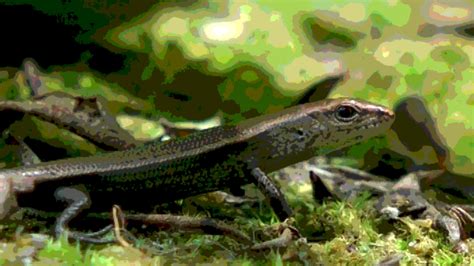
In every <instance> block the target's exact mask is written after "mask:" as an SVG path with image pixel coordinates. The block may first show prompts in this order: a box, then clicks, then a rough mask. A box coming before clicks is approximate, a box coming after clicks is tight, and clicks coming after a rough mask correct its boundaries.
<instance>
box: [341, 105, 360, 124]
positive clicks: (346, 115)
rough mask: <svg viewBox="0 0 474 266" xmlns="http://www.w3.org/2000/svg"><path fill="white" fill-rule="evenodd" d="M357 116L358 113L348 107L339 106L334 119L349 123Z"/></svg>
mask: <svg viewBox="0 0 474 266" xmlns="http://www.w3.org/2000/svg"><path fill="white" fill-rule="evenodd" d="M358 114H359V111H358V110H357V109H356V108H354V107H352V106H349V105H340V106H338V107H337V109H336V118H337V120H339V121H342V122H348V121H351V120H352V119H353V118H354V117H356V116H357V115H358Z"/></svg>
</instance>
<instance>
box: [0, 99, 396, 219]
mask: <svg viewBox="0 0 474 266" xmlns="http://www.w3.org/2000/svg"><path fill="white" fill-rule="evenodd" d="M393 120H394V114H393V113H392V112H391V111H390V110H388V109H386V108H385V107H382V106H379V105H375V104H372V103H369V102H365V101H361V100H355V99H348V98H340V99H332V100H324V101H319V102H314V103H308V104H304V105H299V106H295V107H291V108H288V109H285V110H283V111H281V112H278V113H274V114H270V115H265V116H260V117H256V118H253V119H248V120H245V121H243V122H242V123H240V124H238V125H236V126H222V127H216V128H211V129H208V130H204V131H200V132H196V133H195V134H191V135H189V136H187V137H184V138H180V139H172V140H170V141H167V142H153V143H150V144H147V145H144V146H142V147H138V148H134V149H130V150H125V151H117V152H111V153H106V154H102V155H96V156H91V157H79V158H70V159H63V160H57V161H51V162H44V163H39V164H35V165H29V166H24V167H18V168H13V169H7V170H2V171H0V181H2V180H3V183H5V180H6V178H12V180H13V182H12V184H13V192H14V193H15V194H16V198H17V201H18V205H19V206H31V207H35V208H38V209H48V210H49V209H57V208H58V207H57V206H58V204H57V203H56V202H55V200H54V197H53V193H54V191H55V190H56V189H57V188H58V187H67V186H77V185H81V186H83V187H84V188H85V190H86V191H87V193H88V194H89V195H90V198H91V199H92V208H96V207H97V208H105V209H106V210H107V209H110V207H111V206H112V204H119V205H121V206H123V207H124V208H126V209H137V208H138V209H139V208H140V207H141V206H143V205H147V206H150V205H151V203H152V202H167V201H172V200H176V199H181V198H184V197H188V196H192V195H196V194H201V193H205V192H210V191H215V190H220V189H224V188H232V187H237V186H241V185H244V184H248V183H252V182H254V183H256V184H257V185H258V186H259V187H260V188H261V189H262V192H263V193H264V194H265V195H266V196H267V197H269V198H270V203H271V204H272V207H273V209H274V210H275V212H276V214H277V215H278V217H279V218H280V219H284V218H286V217H288V216H289V215H291V209H290V208H289V207H288V206H287V204H286V201H285V200H284V197H283V196H282V195H281V193H280V191H279V190H278V188H277V187H276V186H275V185H274V184H273V183H272V182H271V180H270V179H268V177H267V176H266V173H269V172H272V171H275V170H278V169H281V168H284V167H286V166H289V165H291V164H294V163H297V162H300V161H303V160H307V159H309V158H311V157H312V156H315V155H316V154H318V153H323V152H327V151H329V150H334V149H338V148H342V147H345V146H348V145H351V144H354V143H356V142H359V141H362V140H365V139H368V138H370V137H373V136H376V135H379V134H381V133H383V132H385V131H386V130H387V129H388V128H389V127H390V125H391V124H392V122H393ZM66 194H67V193H66ZM56 195H60V196H61V197H62V198H64V193H62V194H61V193H56ZM66 197H67V195H66ZM71 201H75V200H71ZM71 201H70V202H71ZM0 217H1V216H0Z"/></svg>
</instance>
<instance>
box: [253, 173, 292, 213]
mask: <svg viewBox="0 0 474 266" xmlns="http://www.w3.org/2000/svg"><path fill="white" fill-rule="evenodd" d="M250 174H251V175H252V177H253V181H254V183H255V184H256V185H257V187H258V188H259V189H260V191H261V192H262V193H263V195H265V197H266V198H267V199H269V200H270V205H271V206H272V208H273V211H274V212H275V214H276V215H277V216H278V219H279V220H280V221H284V220H286V219H287V218H288V217H290V216H291V215H293V210H292V209H291V207H290V206H289V205H288V202H287V201H286V199H285V196H284V195H283V193H281V191H280V189H279V188H278V187H277V186H276V185H275V183H273V181H272V180H271V179H270V178H269V177H268V176H267V175H266V174H265V173H264V172H263V171H262V170H261V169H260V168H258V167H255V168H253V169H252V170H251V171H250Z"/></svg>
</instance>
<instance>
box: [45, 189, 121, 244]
mask: <svg viewBox="0 0 474 266" xmlns="http://www.w3.org/2000/svg"><path fill="white" fill-rule="evenodd" d="M55 196H56V198H57V199H58V200H61V201H64V202H66V203H68V206H67V208H66V209H65V210H64V211H63V212H62V213H61V215H60V216H59V217H58V218H57V220H56V223H55V225H54V235H55V237H56V238H59V237H60V236H61V235H63V234H66V235H67V237H68V239H72V240H76V241H80V242H87V243H93V244H108V243H113V242H115V240H114V239H106V238H101V237H103V236H104V235H106V234H107V233H109V232H111V231H112V229H113V226H112V225H108V226H106V227H104V228H102V229H101V230H99V231H96V232H92V233H83V232H77V231H71V230H69V229H68V224H69V222H70V221H71V220H72V219H74V218H75V217H76V216H77V215H78V214H79V213H80V212H81V211H82V210H84V209H86V208H87V207H88V206H89V204H90V201H89V197H88V196H87V195H86V194H85V193H84V192H82V191H80V190H78V189H76V188H69V187H62V188H58V189H57V190H56V192H55Z"/></svg>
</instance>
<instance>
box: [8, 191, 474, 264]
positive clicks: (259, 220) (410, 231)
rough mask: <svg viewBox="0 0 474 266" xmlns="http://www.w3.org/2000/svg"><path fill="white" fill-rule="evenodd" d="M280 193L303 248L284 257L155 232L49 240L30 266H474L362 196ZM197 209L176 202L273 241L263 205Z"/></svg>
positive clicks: (439, 238)
mask: <svg viewBox="0 0 474 266" xmlns="http://www.w3.org/2000/svg"><path fill="white" fill-rule="evenodd" d="M285 191H286V195H287V197H288V199H289V201H290V204H291V205H292V206H294V208H295V223H296V224H295V225H296V226H297V227H298V228H299V229H300V232H301V233H302V234H303V235H304V236H305V237H306V238H307V240H308V244H304V243H299V244H298V243H295V244H292V245H290V246H289V247H288V248H287V249H286V250H269V251H266V252H258V253H257V252H250V251H249V250H247V249H245V247H243V246H242V245H241V244H240V243H237V242H235V241H234V240H232V239H229V238H226V237H223V236H209V235H201V234H189V233H180V232H163V231H162V232H157V231H155V232H153V231H154V230H153V229H152V228H151V227H149V228H147V229H146V234H143V230H140V232H137V231H134V233H135V234H136V235H137V236H138V238H139V240H137V242H135V243H134V247H133V248H124V247H122V246H119V245H79V244H74V243H73V244H71V243H67V241H65V240H64V239H61V240H58V241H53V240H52V239H51V240H49V241H48V243H47V245H46V247H45V248H44V249H42V250H41V251H40V252H39V253H38V254H37V256H36V257H35V259H34V260H33V261H34V264H35V265H65V264H66V265H170V264H173V263H177V264H201V263H202V264H206V265H286V264H295V265H300V264H301V265H314V264H324V265H347V264H349V263H350V264H351V265H373V264H375V263H377V262H379V261H381V260H383V259H385V258H387V257H390V256H400V257H401V258H402V259H401V264H402V265H422V264H426V263H429V264H434V265H474V255H472V254H473V253H472V250H474V241H472V240H469V241H468V246H469V249H470V250H471V253H470V254H456V253H454V252H453V251H452V248H453V247H452V245H451V244H450V243H449V242H448V241H447V239H446V238H445V236H444V235H443V234H441V233H440V232H437V231H435V230H433V229H431V228H430V226H429V223H426V221H416V220H412V219H410V218H406V219H405V218H404V219H402V220H401V221H398V222H396V223H388V222H386V221H383V220H382V219H380V218H378V217H377V214H376V212H375V210H374V209H373V207H372V205H373V202H374V200H373V199H369V198H368V197H367V195H362V196H361V197H359V198H358V199H356V200H354V201H353V202H351V203H348V202H340V201H335V200H332V199H328V200H327V201H325V202H323V203H322V204H316V203H314V200H313V199H312V196H311V193H309V192H310V191H308V190H307V188H305V186H304V185H301V184H300V185H297V186H296V185H295V186H289V187H286V188H285ZM196 202H202V197H201V198H197V199H195V200H191V201H189V200H186V201H182V202H180V203H181V206H182V207H183V209H185V210H186V209H187V210H188V211H189V213H190V215H193V216H194V215H199V216H203V215H205V214H204V213H208V214H212V216H214V217H221V218H222V219H225V220H227V221H226V222H227V223H229V224H232V225H235V226H236V227H238V228H239V229H240V230H242V231H243V232H245V233H247V234H248V235H249V236H251V237H252V238H253V239H255V240H256V241H261V240H263V239H268V238H269V237H271V235H272V234H273V236H275V234H274V232H273V231H272V230H269V228H271V227H272V225H273V226H274V225H276V224H277V219H276V217H275V216H274V215H272V214H271V211H270V210H269V209H268V207H267V205H266V204H264V203H257V206H246V205H243V206H241V207H240V208H238V209H237V208H229V207H228V206H222V208H220V209H218V208H215V206H214V205H208V207H209V208H208V207H206V206H205V207H203V208H202V209H201V210H199V211H197V212H196V210H195V209H193V208H190V207H189V206H193V205H195V203H196ZM232 217H234V218H235V219H232ZM226 218H227V219H226ZM151 232H152V233H151ZM3 241H6V240H3ZM3 241H2V242H3ZM28 245H29V244H28V241H25V240H24V238H22V237H20V238H17V240H16V241H9V242H6V243H5V244H4V247H3V248H2V249H3V253H0V262H1V264H8V262H11V261H12V260H14V259H15V257H18V256H19V255H18V254H20V253H21V251H22V250H24V249H25V248H27V247H28Z"/></svg>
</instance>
